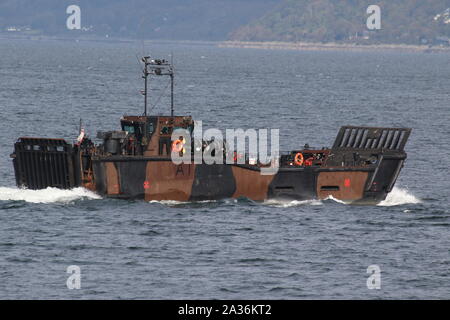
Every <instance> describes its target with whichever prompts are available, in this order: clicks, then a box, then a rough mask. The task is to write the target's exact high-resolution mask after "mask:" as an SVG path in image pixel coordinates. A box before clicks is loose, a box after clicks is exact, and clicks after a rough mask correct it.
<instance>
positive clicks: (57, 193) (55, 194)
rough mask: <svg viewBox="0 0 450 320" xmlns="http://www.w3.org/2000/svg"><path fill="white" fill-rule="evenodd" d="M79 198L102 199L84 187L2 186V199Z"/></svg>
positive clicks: (56, 200) (41, 199) (42, 199)
mask: <svg viewBox="0 0 450 320" xmlns="http://www.w3.org/2000/svg"><path fill="white" fill-rule="evenodd" d="M79 199H101V197H100V196H99V195H98V194H96V193H94V192H92V191H89V190H87V189H84V188H74V189H70V190H65V189H58V188H50V187H49V188H47V189H41V190H30V189H20V188H8V187H0V201H8V200H9V201H26V202H31V203H54V202H62V203H67V202H71V201H74V200H79Z"/></svg>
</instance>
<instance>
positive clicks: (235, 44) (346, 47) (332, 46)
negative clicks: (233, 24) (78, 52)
mask: <svg viewBox="0 0 450 320" xmlns="http://www.w3.org/2000/svg"><path fill="white" fill-rule="evenodd" d="M0 40H26V41H36V40H38V41H39V40H44V41H49V40H50V41H84V42H90V41H93V42H125V43H127V42H128V43H142V42H144V43H145V44H151V43H161V44H181V45H183V44H184V45H207V46H215V47H219V48H244V49H265V50H298V51H359V52H371V51H372V52H373V51H386V50H390V51H404V52H425V53H429V52H450V47H444V46H431V47H430V46H426V45H408V44H356V43H332V42H328V43H320V42H283V41H267V42H262V41H207V40H164V39H133V38H122V37H107V38H105V37H100V36H87V37H66V36H48V35H10V34H6V33H1V32H0Z"/></svg>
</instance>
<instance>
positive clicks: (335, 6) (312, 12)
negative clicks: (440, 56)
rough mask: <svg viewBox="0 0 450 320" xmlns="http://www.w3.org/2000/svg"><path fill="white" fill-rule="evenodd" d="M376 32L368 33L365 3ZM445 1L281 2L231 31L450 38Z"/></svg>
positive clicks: (255, 36) (448, 0)
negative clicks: (375, 17)
mask: <svg viewBox="0 0 450 320" xmlns="http://www.w3.org/2000/svg"><path fill="white" fill-rule="evenodd" d="M373 4H376V5H378V6H379V7H380V9H381V30H374V31H368V29H367V26H366V21H367V18H368V17H369V14H367V13H366V10H367V8H368V6H369V5H373ZM449 8H450V0H426V1H424V0H395V1H393V0H382V1H373V0H283V1H282V3H280V4H279V5H277V6H276V7H275V8H273V9H272V10H270V11H269V12H268V13H266V14H265V15H263V16H262V17H260V18H258V19H256V20H254V21H252V22H251V23H250V24H248V25H245V26H242V27H240V28H238V29H237V30H235V31H234V32H232V33H231V34H230V39H231V40H244V41H319V42H336V41H352V42H355V41H362V42H368V43H412V44H417V43H434V42H436V41H439V39H441V38H442V37H444V38H445V37H449V36H450V9H449Z"/></svg>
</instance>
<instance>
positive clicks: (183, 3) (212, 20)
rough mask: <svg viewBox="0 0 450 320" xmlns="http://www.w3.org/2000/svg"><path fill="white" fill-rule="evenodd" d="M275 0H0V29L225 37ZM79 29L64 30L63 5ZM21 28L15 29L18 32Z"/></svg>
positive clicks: (179, 37) (62, 33)
mask: <svg viewBox="0 0 450 320" xmlns="http://www.w3.org/2000/svg"><path fill="white" fill-rule="evenodd" d="M278 2H279V0H0V32H7V30H8V28H9V30H10V33H22V34H23V33H25V34H44V35H74V34H75V35H98V36H105V35H110V36H115V37H131V38H145V39H175V40H178V39H180V40H224V39H226V38H227V35H228V34H229V33H230V32H231V31H233V30H235V29H236V28H238V27H240V26H242V25H245V24H247V23H249V22H250V21H251V20H253V19H256V18H258V17H260V16H262V15H263V14H264V13H265V12H267V11H269V10H270V9H271V8H273V7H274V6H275V5H276V4H277V3H278ZM74 4H75V5H78V6H79V7H80V9H81V27H82V30H80V31H78V30H76V31H75V30H67V28H66V20H67V18H68V17H69V14H66V8H67V7H68V6H69V5H74ZM19 30H20V31H19Z"/></svg>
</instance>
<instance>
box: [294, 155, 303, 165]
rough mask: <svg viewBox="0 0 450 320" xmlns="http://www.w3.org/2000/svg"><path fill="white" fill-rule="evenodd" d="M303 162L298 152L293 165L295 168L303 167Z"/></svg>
mask: <svg viewBox="0 0 450 320" xmlns="http://www.w3.org/2000/svg"><path fill="white" fill-rule="evenodd" d="M303 160H304V158H303V154H302V153H301V152H298V153H297V154H296V155H295V158H294V163H295V164H296V165H297V166H301V165H303Z"/></svg>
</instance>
